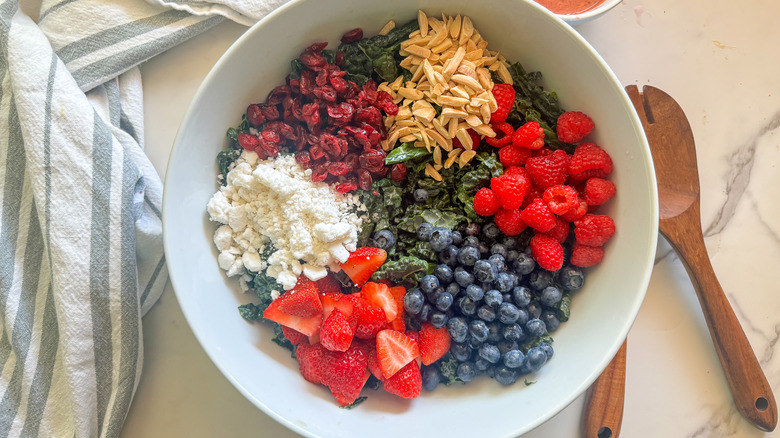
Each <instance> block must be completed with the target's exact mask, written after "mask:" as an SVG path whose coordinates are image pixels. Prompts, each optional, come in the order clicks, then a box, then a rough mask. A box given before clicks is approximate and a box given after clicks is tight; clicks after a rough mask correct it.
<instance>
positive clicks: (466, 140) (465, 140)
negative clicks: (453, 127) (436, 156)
mask: <svg viewBox="0 0 780 438" xmlns="http://www.w3.org/2000/svg"><path fill="white" fill-rule="evenodd" d="M455 137H457V138H458V140H460V144H462V145H463V147H464V148H466V150H467V151H470V150H471V149H473V148H474V141H473V140H472V139H471V136H470V135H469V133H468V132H466V129H464V128H460V129H458V130H457V132H455Z"/></svg>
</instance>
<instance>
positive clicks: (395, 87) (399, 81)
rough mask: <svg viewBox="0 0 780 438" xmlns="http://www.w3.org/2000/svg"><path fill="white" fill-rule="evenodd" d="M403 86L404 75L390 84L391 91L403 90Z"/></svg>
mask: <svg viewBox="0 0 780 438" xmlns="http://www.w3.org/2000/svg"><path fill="white" fill-rule="evenodd" d="M403 84H404V77H403V75H401V76H398V77H397V78H395V80H394V81H393V82H392V83H390V89H391V90H393V91H398V89H399V88H401V86H402V85H403Z"/></svg>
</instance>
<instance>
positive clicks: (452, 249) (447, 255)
mask: <svg viewBox="0 0 780 438" xmlns="http://www.w3.org/2000/svg"><path fill="white" fill-rule="evenodd" d="M459 252H460V250H459V249H458V247H457V246H455V245H450V246H448V247H446V248H444V249H443V250H441V251H439V261H440V262H441V263H444V264H445V265H447V266H456V265H457V264H458V253H459Z"/></svg>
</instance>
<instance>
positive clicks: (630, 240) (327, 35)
mask: <svg viewBox="0 0 780 438" xmlns="http://www.w3.org/2000/svg"><path fill="white" fill-rule="evenodd" d="M418 8H421V9H423V10H425V11H427V12H429V13H432V14H439V13H441V12H443V11H444V12H446V13H448V14H458V13H460V14H464V15H468V16H470V17H471V18H472V20H473V22H474V24H475V27H476V28H477V29H478V30H479V31H480V32H481V33H482V35H483V36H484V37H485V38H486V40H487V41H489V43H490V47H491V48H495V49H500V50H501V52H502V53H503V54H504V55H505V56H506V57H507V58H508V59H510V60H513V61H515V60H517V61H522V63H523V64H524V66H525V67H526V68H527V69H528V70H540V71H542V72H543V74H544V85H545V86H546V88H547V89H550V90H556V91H557V92H558V95H559V96H560V102H561V103H562V105H563V107H564V108H567V109H576V110H582V111H585V112H587V113H588V114H589V115H590V116H591V117H592V118H593V119H594V121H595V122H596V126H597V128H596V131H595V135H594V139H595V141H596V142H598V143H599V144H601V145H602V146H603V147H604V148H605V149H606V150H607V151H609V152H610V154H611V156H612V159H613V160H614V168H615V170H614V172H613V175H612V180H613V181H614V182H615V184H616V185H617V187H618V195H617V197H616V198H615V199H614V200H612V201H611V205H610V206H609V209H608V213H609V214H610V215H611V216H612V217H613V218H614V219H615V222H616V224H617V229H618V232H617V235H616V236H615V237H614V238H613V239H612V241H611V242H610V243H609V244H608V245H609V246H608V251H607V255H606V257H605V258H604V261H603V262H602V263H601V264H600V265H599V266H598V268H596V269H594V270H593V271H592V272H590V273H589V276H588V278H587V284H586V286H585V288H584V289H583V290H581V291H580V292H579V293H578V294H577V295H576V296H575V298H574V301H573V305H572V317H571V319H570V320H569V321H568V322H567V323H565V324H563V325H562V326H561V328H560V329H559V330H558V331H556V332H555V333H554V338H555V344H554V348H555V357H554V358H553V359H552V360H551V361H550V362H549V363H548V364H547V365H545V366H544V367H543V368H542V370H541V371H540V372H538V373H537V374H536V375H532V376H530V379H531V380H534V381H536V383H535V384H533V385H530V386H526V385H524V384H523V382H522V380H521V381H520V382H518V384H516V385H514V386H512V387H509V388H506V387H502V386H501V385H499V384H498V383H497V382H495V381H493V380H490V379H488V378H480V379H477V380H476V381H474V382H471V383H469V384H468V385H465V386H461V385H457V386H451V387H443V386H442V387H439V388H437V389H436V390H435V391H434V392H430V393H428V392H423V394H421V396H420V397H419V398H417V399H415V400H411V401H408V400H403V399H400V398H399V397H396V396H393V395H389V394H386V393H383V392H382V391H378V392H372V391H366V392H367V394H365V395H368V400H367V401H365V402H364V403H363V404H361V405H360V406H359V407H358V408H356V409H353V410H344V409H339V408H338V407H337V404H336V403H335V402H334V400H333V398H332V396H331V395H330V393H329V392H328V390H327V389H326V388H325V387H322V386H315V385H313V384H311V383H308V382H306V381H305V380H304V379H303V378H301V376H300V374H299V372H298V368H297V363H296V362H295V360H294V359H292V358H291V357H290V353H289V352H288V351H287V350H284V349H282V348H279V347H278V346H276V345H275V344H274V343H272V342H271V338H272V333H271V330H269V329H268V328H267V327H265V326H262V325H257V324H249V323H247V322H245V321H244V320H243V319H242V318H241V317H240V316H239V314H238V312H237V310H236V307H237V306H238V305H239V304H243V303H247V302H250V301H251V298H252V297H251V296H249V295H244V294H242V293H241V292H240V290H239V287H238V285H237V284H235V283H234V282H233V280H232V279H231V280H228V279H227V278H226V277H225V276H224V275H223V273H222V272H221V271H220V269H219V268H218V266H217V262H216V256H217V252H216V249H215V248H214V244H213V243H212V234H213V231H214V229H215V225H214V224H212V223H210V222H209V220H208V216H207V213H206V203H207V202H208V200H209V198H210V197H211V195H212V194H213V193H214V192H215V191H216V190H217V188H218V185H217V182H216V179H215V177H216V172H217V169H216V164H215V157H216V155H217V153H218V152H219V151H220V150H221V149H222V148H223V146H224V144H225V143H224V141H225V131H226V129H227V128H228V127H230V126H234V125H235V124H236V123H237V122H238V120H240V117H241V114H242V113H243V111H244V110H245V109H246V106H247V105H248V104H249V103H252V102H257V101H261V100H263V99H264V98H265V96H266V94H267V93H268V92H269V91H270V90H271V89H272V88H273V87H274V86H275V85H277V84H280V83H282V81H283V78H284V76H285V75H286V74H287V72H288V68H289V63H290V60H291V59H293V58H295V57H297V55H298V54H299V53H300V52H301V51H302V50H303V49H304V48H305V47H306V46H308V45H309V44H311V43H312V42H315V41H321V40H329V41H330V42H331V44H332V46H331V47H333V44H335V43H336V42H337V41H338V39H339V37H340V36H341V34H342V33H343V32H344V31H346V30H349V29H352V28H354V27H358V26H359V27H362V28H363V29H365V30H366V33H367V34H369V35H370V34H371V33H372V32H376V31H378V30H379V29H380V28H381V27H382V26H383V25H384V24H385V23H386V22H387V21H388V20H390V19H394V20H395V21H396V22H397V23H403V22H406V21H407V20H410V19H412V18H414V17H416V13H417V10H418ZM655 187H656V183H655V177H654V173H653V165H652V162H651V158H650V152H649V148H648V146H647V143H646V139H645V137H644V135H643V131H642V128H641V124H640V122H639V120H638V119H637V117H636V114H635V112H634V110H633V107H632V106H631V103H630V101H629V99H628V97H627V95H626V94H625V92H624V90H623V87H622V86H621V85H620V83H619V82H618V80H617V78H616V77H615V75H614V74H613V73H612V71H611V70H610V69H609V67H608V66H607V65H606V64H605V63H604V61H603V60H602V59H601V57H600V56H599V55H598V54H597V53H596V52H595V51H594V50H593V49H592V48H591V47H590V46H589V45H588V43H587V42H586V41H585V40H584V39H583V38H582V37H580V36H579V35H578V34H577V33H576V32H575V31H574V30H573V29H572V28H571V27H570V26H568V25H566V24H565V23H564V22H563V21H562V20H560V19H559V18H558V17H556V16H555V15H554V14H552V13H550V12H548V11H547V10H546V9H544V8H542V7H541V6H539V5H537V4H536V3H532V2H527V1H519V0H483V1H480V2H473V1H469V0H421V1H414V0H395V1H387V0H363V1H360V2H347V1H340V0H294V1H292V2H290V3H288V4H287V5H285V6H283V7H281V8H280V9H279V10H277V11H275V12H274V13H272V14H271V15H269V16H268V17H266V18H265V19H263V20H262V21H261V22H260V23H258V24H257V25H256V26H254V27H253V28H251V29H250V30H249V31H248V32H247V33H246V34H245V35H243V36H242V37H241V38H240V39H239V40H238V41H237V42H236V43H235V44H234V45H233V46H232V47H231V48H230V49H229V50H228V51H227V52H226V53H225V55H224V56H223V57H222V59H220V61H219V62H218V63H217V65H216V66H215V67H214V69H213V70H212V71H211V72H210V73H209V75H208V76H207V78H206V79H205V80H204V82H203V84H202V85H201V87H200V89H199V90H198V92H197V94H196V96H195V98H194V100H193V102H192V104H191V108H190V109H189V111H188V113H187V114H186V116H185V118H184V121H183V123H182V125H181V127H180V129H179V132H178V136H177V138H176V142H175V145H174V147H173V150H172V152H171V156H170V160H169V166H168V170H167V177H166V180H165V197H164V201H163V225H164V236H165V252H166V257H167V260H168V268H169V270H170V275H171V280H172V282H173V287H174V289H175V291H176V296H177V298H178V300H179V302H180V304H181V307H182V310H183V312H184V315H185V317H186V318H187V321H188V322H189V324H190V326H191V327H192V330H193V332H194V333H195V336H196V337H197V338H198V340H199V341H200V343H201V345H202V346H203V348H204V349H205V350H206V352H207V353H208V355H209V357H210V358H211V359H212V360H213V361H214V363H215V364H216V365H217V367H218V368H219V369H220V370H221V371H222V372H223V373H224V375H225V376H226V377H227V378H228V380H230V382H232V383H233V384H234V385H235V386H236V388H238V389H239V391H241V393H243V394H244V395H245V396H246V397H247V398H248V399H249V400H251V401H252V402H253V403H254V404H256V405H257V406H258V407H259V408H260V409H262V410H263V411H265V412H266V413H267V414H269V415H270V416H272V417H273V418H275V419H276V420H278V421H280V422H281V423H283V424H285V425H286V426H288V427H289V428H291V429H293V430H294V431H296V432H298V433H300V434H303V435H307V436H321V437H335V436H338V437H362V436H374V437H398V436H406V437H410V436H420V437H422V436H428V437H430V436H450V437H456V436H489V437H510V436H517V435H520V434H522V433H525V432H526V431H529V430H531V429H532V428H534V427H536V426H537V425H539V424H541V423H542V422H544V421H545V420H547V419H549V418H550V417H552V416H553V415H554V414H556V413H557V412H559V411H560V410H562V409H563V408H564V407H566V406H567V405H568V404H569V403H571V402H572V401H573V400H574V399H575V398H576V397H577V396H578V395H580V394H582V393H583V392H584V391H585V390H586V389H587V388H588V386H589V385H590V384H591V383H592V382H593V381H594V380H595V379H596V377H597V376H598V375H599V374H600V372H601V371H602V370H603V369H604V368H605V367H606V365H607V363H608V362H609V361H610V359H611V358H612V356H613V355H614V354H615V353H616V352H617V349H618V347H619V346H620V345H621V343H622V342H623V340H624V339H625V337H626V335H627V333H628V331H629V328H630V327H631V324H632V323H633V321H634V318H635V317H636V314H637V312H638V311H639V307H640V304H641V303H642V300H643V298H644V294H645V290H646V287H647V284H648V281H649V278H650V273H651V270H652V263H653V257H654V254H655V245H656V235H657V234H656V231H657V220H658V217H657V196H656V188H655ZM488 419H491V420H488Z"/></svg>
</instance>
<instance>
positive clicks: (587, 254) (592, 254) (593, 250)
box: [569, 242, 604, 268]
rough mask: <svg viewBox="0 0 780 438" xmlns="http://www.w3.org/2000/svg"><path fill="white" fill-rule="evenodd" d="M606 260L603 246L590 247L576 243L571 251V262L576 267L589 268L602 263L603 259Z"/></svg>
mask: <svg viewBox="0 0 780 438" xmlns="http://www.w3.org/2000/svg"><path fill="white" fill-rule="evenodd" d="M603 258H604V248H603V247H601V246H588V245H580V244H579V243H576V242H575V243H574V246H573V247H572V249H571V257H570V259H569V261H570V262H571V264H572V265H574V266H579V267H580V268H587V267H589V266H593V265H597V264H599V263H601V259H603Z"/></svg>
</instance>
